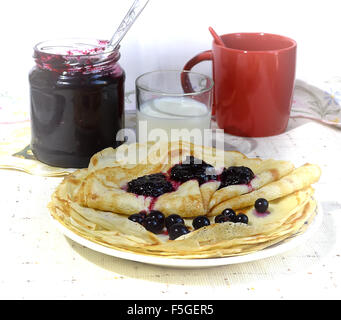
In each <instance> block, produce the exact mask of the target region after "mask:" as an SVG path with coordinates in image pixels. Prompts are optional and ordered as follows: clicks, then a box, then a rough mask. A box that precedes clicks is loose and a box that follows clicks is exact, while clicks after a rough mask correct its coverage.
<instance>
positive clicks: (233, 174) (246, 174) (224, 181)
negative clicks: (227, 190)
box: [219, 166, 255, 189]
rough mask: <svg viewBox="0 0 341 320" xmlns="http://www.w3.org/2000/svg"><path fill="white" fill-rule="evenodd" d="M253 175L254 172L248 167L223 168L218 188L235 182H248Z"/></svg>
mask: <svg viewBox="0 0 341 320" xmlns="http://www.w3.org/2000/svg"><path fill="white" fill-rule="evenodd" d="M254 177H255V174H254V173H253V172H252V170H251V169H250V168H248V167H243V166H240V167H236V166H233V167H229V168H227V169H226V168H224V170H223V172H222V173H221V175H220V181H221V183H220V187H219V189H221V188H224V187H227V186H230V185H235V184H248V183H249V182H250V181H251V180H252V179H253V178H254Z"/></svg>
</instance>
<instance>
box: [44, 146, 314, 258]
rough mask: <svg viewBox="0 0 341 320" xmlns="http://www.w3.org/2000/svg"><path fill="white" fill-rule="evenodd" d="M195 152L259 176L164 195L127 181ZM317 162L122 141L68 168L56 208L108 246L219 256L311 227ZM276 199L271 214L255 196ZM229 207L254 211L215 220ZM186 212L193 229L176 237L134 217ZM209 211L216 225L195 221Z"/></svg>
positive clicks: (61, 217)
mask: <svg viewBox="0 0 341 320" xmlns="http://www.w3.org/2000/svg"><path fill="white" fill-rule="evenodd" d="M189 155H192V156H194V157H195V158H197V159H201V160H203V161H205V162H206V163H208V164H211V165H213V166H214V167H215V168H216V171H217V172H219V171H220V172H221V171H222V169H223V168H224V167H225V168H228V167H230V166H245V167H248V168H250V169H251V170H252V171H253V172H254V174H255V177H254V178H253V179H252V180H251V182H250V183H249V184H247V185H244V184H240V185H230V186H227V187H224V188H219V186H220V182H219V181H209V182H206V183H204V184H201V185H199V183H198V181H196V180H189V181H187V182H184V183H182V184H181V185H180V186H179V187H178V188H177V189H176V191H173V192H169V193H165V194H163V195H161V196H160V197H157V198H152V197H146V196H138V195H135V194H133V193H129V192H127V191H126V186H127V183H128V182H129V181H131V180H133V179H136V178H138V177H141V176H145V175H149V174H153V173H159V172H163V173H166V172H168V171H169V170H170V168H171V167H172V166H174V165H175V164H177V163H180V162H182V161H183V160H184V159H185V158H186V157H187V156H189ZM320 174H321V171H320V168H319V167H318V166H317V165H313V164H308V163H307V164H305V165H303V166H301V167H297V168H296V167H295V166H294V165H293V164H292V163H291V162H289V161H283V160H274V159H268V160H262V159H258V158H255V159H253V158H248V157H246V156H245V155H244V154H241V153H239V152H235V151H221V150H218V149H214V148H210V147H204V146H198V145H193V144H191V143H187V142H183V141H179V142H176V143H175V142H172V143H154V144H153V143H147V144H131V145H122V146H120V147H119V148H117V149H112V148H108V149H105V150H103V151H101V152H99V153H97V154H95V155H94V156H93V157H92V159H91V161H90V163H89V167H88V168H86V169H80V170H77V171H75V172H74V173H72V174H70V175H69V176H67V177H66V178H65V179H64V180H63V181H62V183H61V184H60V185H59V186H58V187H57V189H56V190H55V192H54V193H53V195H52V199H51V202H50V203H49V205H48V207H49V210H50V212H51V215H52V216H53V218H54V219H56V220H57V221H58V222H59V223H61V224H62V225H63V226H64V227H66V228H68V229H70V230H71V231H72V232H74V233H75V234H77V235H79V236H81V237H83V238H85V239H88V240H90V241H92V242H95V243H98V244H101V245H103V246H106V247H109V248H113V249H117V250H121V251H126V252H133V253H138V254H144V255H152V256H163V257H168V258H179V259H181V258H187V259H189V258H193V259H194V258H212V257H227V256H233V255H242V254H249V253H251V252H255V251H259V250H262V249H264V248H267V247H269V246H272V245H274V244H277V243H279V242H281V241H283V240H285V239H288V238H290V237H292V236H294V235H297V234H300V233H302V232H304V231H305V230H306V228H307V227H308V226H309V224H310V223H311V221H312V220H313V218H314V216H315V214H316V201H315V199H314V197H313V194H314V189H313V187H312V184H314V183H316V182H317V181H318V180H319V178H320ZM259 198H265V199H267V200H268V202H269V207H268V210H267V213H266V214H259V213H258V212H257V211H256V210H255V208H254V203H255V201H256V200H257V199H259ZM226 208H232V209H233V210H234V211H235V212H236V213H244V214H246V215H247V216H248V220H249V222H248V224H243V223H232V222H225V223H214V218H215V216H217V215H219V214H221V212H222V211H223V210H224V209H226ZM151 209H153V210H159V211H161V212H163V213H164V214H165V215H166V216H167V215H170V214H179V215H180V216H182V217H183V218H184V220H185V224H186V225H187V226H188V228H189V229H190V231H191V232H190V233H188V234H185V235H183V236H181V237H179V238H177V239H176V240H169V238H168V236H167V235H164V234H161V235H156V234H153V233H151V232H149V231H147V230H146V229H145V228H144V227H143V226H142V225H140V224H138V223H136V222H133V221H131V220H129V219H128V217H129V216H130V215H131V214H134V213H138V212H140V211H143V210H145V211H149V210H151ZM200 215H205V216H207V217H208V218H209V219H210V220H211V225H209V226H206V227H202V228H200V229H198V230H194V229H193V228H192V221H193V218H195V217H196V216H200Z"/></svg>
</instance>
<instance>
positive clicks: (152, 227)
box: [128, 210, 189, 240]
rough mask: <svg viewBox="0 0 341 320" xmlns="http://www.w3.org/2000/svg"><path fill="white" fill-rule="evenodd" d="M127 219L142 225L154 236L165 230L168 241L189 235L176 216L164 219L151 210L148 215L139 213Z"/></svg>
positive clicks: (160, 214) (159, 213) (162, 215)
mask: <svg viewBox="0 0 341 320" xmlns="http://www.w3.org/2000/svg"><path fill="white" fill-rule="evenodd" d="M128 219H129V220H131V221H133V222H137V223H139V224H141V225H143V226H144V227H145V228H146V229H147V230H148V231H150V232H153V233H155V234H160V233H162V231H163V230H164V228H166V229H167V231H168V234H169V239H170V240H174V239H176V238H178V237H180V236H182V235H184V234H187V233H189V230H188V228H187V227H186V226H185V222H184V220H183V219H182V218H181V217H180V216H179V215H177V214H171V215H170V216H168V217H165V215H164V214H163V213H162V212H160V211H157V210H151V211H150V213H149V214H148V215H147V214H146V213H145V212H144V211H142V212H140V213H135V214H132V215H131V216H129V218H128Z"/></svg>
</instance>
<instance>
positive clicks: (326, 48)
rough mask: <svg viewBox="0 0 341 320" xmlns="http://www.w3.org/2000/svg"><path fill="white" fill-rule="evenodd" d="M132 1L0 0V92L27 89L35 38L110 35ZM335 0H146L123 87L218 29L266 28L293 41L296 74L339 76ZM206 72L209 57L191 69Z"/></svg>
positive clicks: (180, 58) (201, 44)
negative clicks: (212, 28)
mask: <svg viewBox="0 0 341 320" xmlns="http://www.w3.org/2000/svg"><path fill="white" fill-rule="evenodd" d="M132 2H133V1H132V0H129V1H128V0H96V1H94V0H91V1H90V0H58V1H51V0H30V1H18V0H11V1H7V0H2V1H1V5H0V6H1V7H0V32H1V51H0V55H1V56H0V58H1V77H0V86H1V87H0V90H1V91H4V90H8V91H10V92H12V91H19V90H20V92H22V94H25V93H26V92H27V91H28V80H27V74H28V72H29V69H30V68H31V66H32V65H33V60H32V51H33V50H32V47H33V46H34V44H36V43H37V42H40V41H42V40H47V39H53V38H62V37H94V38H102V39H109V38H110V37H111V35H112V34H113V32H114V30H115V28H117V26H118V25H119V23H120V21H121V19H122V18H123V17H124V15H125V14H126V12H127V10H128V9H129V7H130V5H131V4H132ZM340 7H341V0H324V1H320V0H276V1H274V0H238V1H237V0H234V1H228V0H209V1H207V0H150V2H149V4H148V5H147V7H146V9H145V10H144V12H143V13H142V15H141V16H140V17H139V19H138V20H137V22H136V24H135V25H134V26H133V27H132V29H131V30H130V31H129V33H128V34H127V35H126V37H125V38H124V40H123V41H122V43H121V54H122V58H121V60H120V63H121V65H122V67H123V68H124V69H125V70H126V73H127V81H126V91H130V90H133V89H134V81H135V79H136V77H137V76H138V75H140V74H141V73H144V72H147V71H151V70H154V69H159V68H171V69H180V68H182V66H183V65H184V64H185V63H186V61H187V60H189V59H190V58H191V57H192V56H194V55H195V54H196V53H198V52H200V51H203V50H206V49H209V48H210V47H211V42H212V37H211V35H210V33H209V32H208V27H209V26H212V27H214V28H215V29H216V31H217V33H219V34H224V33H231V32H268V33H278V34H282V35H285V36H288V37H291V38H293V39H295V40H296V41H297V43H298V61H297V73H296V75H297V78H300V79H303V80H306V81H311V82H316V81H325V80H329V79H330V78H332V77H333V76H339V75H341V62H340V59H341V37H340V31H341V24H340V16H341V10H340ZM194 70H196V71H201V72H204V73H207V74H210V72H211V65H210V63H209V62H204V63H202V64H201V65H200V66H197V67H195V69H194Z"/></svg>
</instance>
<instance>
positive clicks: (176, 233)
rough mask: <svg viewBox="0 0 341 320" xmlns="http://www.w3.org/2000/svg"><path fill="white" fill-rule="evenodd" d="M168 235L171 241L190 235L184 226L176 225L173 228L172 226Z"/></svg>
mask: <svg viewBox="0 0 341 320" xmlns="http://www.w3.org/2000/svg"><path fill="white" fill-rule="evenodd" d="M168 233H169V239H170V240H175V239H176V238H179V237H180V236H182V235H184V234H187V233H189V230H188V228H187V227H186V226H185V225H184V224H182V223H175V224H173V225H172V226H170V228H169V230H168Z"/></svg>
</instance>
